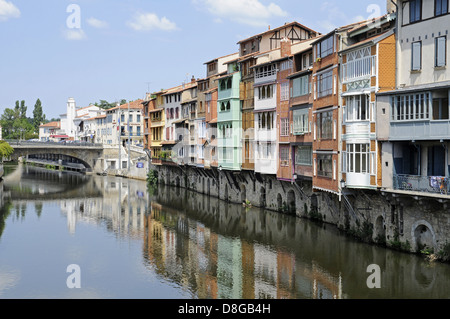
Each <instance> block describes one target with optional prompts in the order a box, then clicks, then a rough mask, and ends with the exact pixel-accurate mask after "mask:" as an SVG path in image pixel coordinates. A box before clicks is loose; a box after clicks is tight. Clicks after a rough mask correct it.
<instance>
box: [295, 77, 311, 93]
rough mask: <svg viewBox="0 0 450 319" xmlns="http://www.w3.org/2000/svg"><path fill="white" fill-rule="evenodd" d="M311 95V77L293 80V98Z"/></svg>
mask: <svg viewBox="0 0 450 319" xmlns="http://www.w3.org/2000/svg"><path fill="white" fill-rule="evenodd" d="M307 94H309V75H305V76H302V77H299V78H296V79H293V80H292V94H291V95H292V97H298V96H303V95H307Z"/></svg>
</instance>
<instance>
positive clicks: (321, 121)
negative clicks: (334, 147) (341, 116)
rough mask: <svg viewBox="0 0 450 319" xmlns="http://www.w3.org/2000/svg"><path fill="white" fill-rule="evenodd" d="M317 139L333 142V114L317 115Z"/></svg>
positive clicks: (323, 113) (329, 112)
mask: <svg viewBox="0 0 450 319" xmlns="http://www.w3.org/2000/svg"><path fill="white" fill-rule="evenodd" d="M317 128H318V130H317V134H318V136H317V138H318V139H322V140H331V138H332V134H333V112H332V111H328V112H322V113H317Z"/></svg>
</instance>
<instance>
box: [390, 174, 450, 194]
mask: <svg viewBox="0 0 450 319" xmlns="http://www.w3.org/2000/svg"><path fill="white" fill-rule="evenodd" d="M394 189H395V190H403V191H410V192H422V193H435V194H444V195H447V194H448V193H449V192H450V178H449V177H443V176H415V175H394Z"/></svg>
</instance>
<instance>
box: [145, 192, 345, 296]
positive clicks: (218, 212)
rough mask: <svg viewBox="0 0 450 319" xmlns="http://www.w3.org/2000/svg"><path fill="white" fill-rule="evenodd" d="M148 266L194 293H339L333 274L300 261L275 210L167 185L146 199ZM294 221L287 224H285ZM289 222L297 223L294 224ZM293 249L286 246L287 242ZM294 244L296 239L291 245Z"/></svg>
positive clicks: (317, 294) (286, 294) (288, 233)
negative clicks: (218, 198)
mask: <svg viewBox="0 0 450 319" xmlns="http://www.w3.org/2000/svg"><path fill="white" fill-rule="evenodd" d="M149 202H151V205H150V211H149V214H148V216H147V217H146V219H145V240H144V242H145V245H144V256H145V258H146V260H147V262H148V266H149V267H151V268H152V269H154V270H155V271H156V272H157V273H158V274H159V275H161V276H162V277H164V278H165V279H167V280H170V281H173V282H175V283H176V284H179V285H181V286H183V287H184V288H185V289H186V290H189V291H191V292H192V293H193V294H194V295H195V296H196V297H198V298H202V299H203V298H224V299H230V298H231V299H241V298H243V299H254V298H274V299H280V298H339V297H341V296H342V294H341V293H340V291H341V288H340V286H339V284H340V281H339V276H336V275H331V274H329V273H327V272H325V271H323V270H322V268H321V267H318V266H317V265H311V264H308V263H307V262H304V261H302V260H299V259H298V256H297V255H296V254H295V252H293V251H292V250H291V247H289V246H290V245H289V244H287V245H280V246H277V247H285V248H275V247H274V246H272V243H273V242H274V241H275V242H279V241H281V242H283V243H289V242H291V243H292V240H293V238H292V237H290V233H291V232H292V230H289V229H282V228H283V227H289V225H288V223H284V226H281V229H277V227H278V228H279V227H280V223H279V222H278V218H279V214H275V213H274V214H271V213H267V212H262V211H259V210H249V211H245V209H244V208H242V210H241V209H240V207H239V206H235V205H229V204H227V203H225V202H222V201H218V200H217V199H214V198H208V197H206V196H199V195H198V194H195V193H191V192H187V191H185V190H180V189H173V188H168V187H165V188H163V189H160V191H159V194H157V195H156V196H155V197H154V198H151V199H150V200H149ZM291 226H292V225H291ZM294 227H295V225H294ZM291 246H292V244H291ZM294 246H295V243H294Z"/></svg>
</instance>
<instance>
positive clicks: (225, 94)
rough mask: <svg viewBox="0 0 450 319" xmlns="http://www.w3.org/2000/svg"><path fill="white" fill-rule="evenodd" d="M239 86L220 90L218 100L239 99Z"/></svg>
mask: <svg viewBox="0 0 450 319" xmlns="http://www.w3.org/2000/svg"><path fill="white" fill-rule="evenodd" d="M239 94H240V92H239V87H237V88H231V89H227V90H219V95H218V100H219V101H220V100H226V99H233V98H235V99H239Z"/></svg>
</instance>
